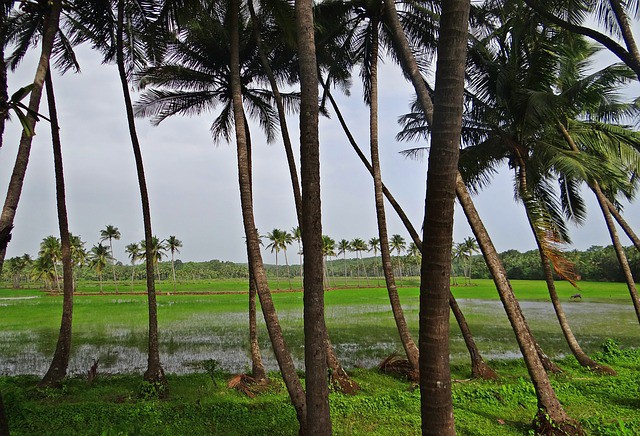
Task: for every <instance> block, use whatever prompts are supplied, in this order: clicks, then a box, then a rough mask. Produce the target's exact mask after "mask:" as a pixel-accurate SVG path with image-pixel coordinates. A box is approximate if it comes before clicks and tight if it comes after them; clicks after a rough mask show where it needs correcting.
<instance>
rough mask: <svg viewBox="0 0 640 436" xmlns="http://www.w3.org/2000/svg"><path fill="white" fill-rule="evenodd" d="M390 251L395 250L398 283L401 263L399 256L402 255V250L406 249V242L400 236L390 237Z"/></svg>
mask: <svg viewBox="0 0 640 436" xmlns="http://www.w3.org/2000/svg"><path fill="white" fill-rule="evenodd" d="M390 245H391V249H392V250H396V253H397V255H398V272H399V273H400V281H402V263H401V260H400V254H402V250H405V249H406V248H407V245H406V242H405V240H404V238H403V237H402V236H400V235H393V236H391V244H390Z"/></svg>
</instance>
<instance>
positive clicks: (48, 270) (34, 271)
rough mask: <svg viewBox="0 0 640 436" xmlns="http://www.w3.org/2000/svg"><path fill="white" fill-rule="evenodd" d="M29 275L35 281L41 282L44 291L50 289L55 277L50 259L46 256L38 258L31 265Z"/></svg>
mask: <svg viewBox="0 0 640 436" xmlns="http://www.w3.org/2000/svg"><path fill="white" fill-rule="evenodd" d="M31 275H32V277H33V278H34V279H36V280H42V281H43V283H44V288H45V289H51V286H52V285H53V281H54V280H55V276H56V272H55V270H54V268H53V262H52V261H51V258H50V257H48V256H38V258H37V259H36V260H35V261H33V263H32V264H31Z"/></svg>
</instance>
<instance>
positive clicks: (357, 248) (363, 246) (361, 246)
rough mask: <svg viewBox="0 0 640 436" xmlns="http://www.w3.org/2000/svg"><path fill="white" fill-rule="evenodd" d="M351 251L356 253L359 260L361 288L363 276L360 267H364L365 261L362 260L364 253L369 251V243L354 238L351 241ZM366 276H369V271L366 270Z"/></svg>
mask: <svg viewBox="0 0 640 436" xmlns="http://www.w3.org/2000/svg"><path fill="white" fill-rule="evenodd" d="M350 244H351V251H354V252H355V253H356V259H359V260H360V262H359V263H358V287H360V277H361V276H362V273H361V270H360V266H363V267H364V261H363V260H362V252H363V251H366V250H367V243H366V242H364V240H362V239H360V238H354V239H352V240H351V243H350ZM364 274H365V276H366V275H367V270H366V268H365V271H364ZM367 286H369V277H367Z"/></svg>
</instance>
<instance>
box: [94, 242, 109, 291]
mask: <svg viewBox="0 0 640 436" xmlns="http://www.w3.org/2000/svg"><path fill="white" fill-rule="evenodd" d="M88 257H89V267H90V268H93V270H94V271H95V272H96V273H97V274H98V280H99V281H100V293H101V294H104V291H103V289H102V273H103V272H104V269H105V268H106V267H107V265H109V262H110V261H111V251H110V250H109V247H107V246H106V245H102V244H100V243H99V244H98V245H94V246H93V247H91V250H90V251H89V256H88Z"/></svg>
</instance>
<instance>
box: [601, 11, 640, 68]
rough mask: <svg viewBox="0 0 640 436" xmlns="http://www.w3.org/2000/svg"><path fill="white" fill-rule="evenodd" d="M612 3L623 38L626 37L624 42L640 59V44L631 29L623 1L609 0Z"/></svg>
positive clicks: (632, 53)
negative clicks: (639, 44) (639, 48)
mask: <svg viewBox="0 0 640 436" xmlns="http://www.w3.org/2000/svg"><path fill="white" fill-rule="evenodd" d="M609 3H610V4H611V9H612V10H613V13H614V15H615V19H616V21H617V22H618V26H620V33H621V34H622V39H624V43H625V45H626V46H627V50H629V53H630V54H631V56H633V58H634V59H636V60H640V51H638V46H637V44H636V40H635V38H634V37H633V31H632V30H631V24H630V23H629V17H627V13H626V12H625V10H624V7H623V5H622V2H621V1H620V0H609Z"/></svg>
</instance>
